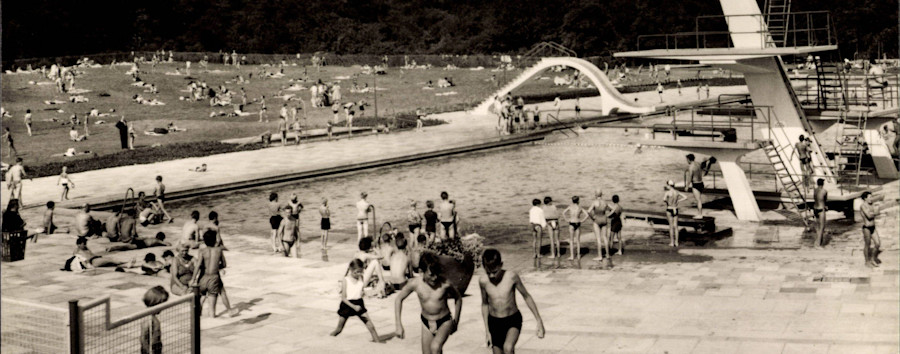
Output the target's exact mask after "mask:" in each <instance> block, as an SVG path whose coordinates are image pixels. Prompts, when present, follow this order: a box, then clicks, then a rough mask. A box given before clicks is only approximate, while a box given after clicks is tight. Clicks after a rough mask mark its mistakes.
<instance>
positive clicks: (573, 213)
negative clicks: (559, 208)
mask: <svg viewBox="0 0 900 354" xmlns="http://www.w3.org/2000/svg"><path fill="white" fill-rule="evenodd" d="M579 200H580V199H579V198H578V196H574V197H572V205H570V206H569V207H568V208H566V210H564V211H563V215H562V216H563V218H564V219H566V221H568V222H569V253H570V254H569V260H575V255H576V254H577V255H578V258H581V252H580V250H581V230H579V228H580V227H581V223H583V222H584V220H586V219H587V218H588V213H587V212H586V211H584V209H582V208H581V206H580V205H578V202H579Z"/></svg>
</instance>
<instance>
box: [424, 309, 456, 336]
mask: <svg viewBox="0 0 900 354" xmlns="http://www.w3.org/2000/svg"><path fill="white" fill-rule="evenodd" d="M419 318H421V319H422V324H424V325H425V328H428V330H429V331H430V332H431V335H435V334H437V331H438V329H440V328H441V325H442V324H444V323H445V322H447V321H453V316H450V314H449V313H448V314H447V315H446V316H444V317H441V318H440V319H438V320H437V321H429V320H428V319H427V318H425V316H421V315H420V316H419ZM429 322H431V323H434V327H432V326H431V325H430V324H429Z"/></svg>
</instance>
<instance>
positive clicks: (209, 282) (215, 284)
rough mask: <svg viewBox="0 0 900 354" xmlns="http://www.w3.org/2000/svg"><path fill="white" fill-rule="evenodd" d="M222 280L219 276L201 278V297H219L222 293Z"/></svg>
mask: <svg viewBox="0 0 900 354" xmlns="http://www.w3.org/2000/svg"><path fill="white" fill-rule="evenodd" d="M223 287H224V285H223V284H222V278H221V277H219V275H218V274H214V275H208V274H207V275H203V276H202V277H201V278H200V295H206V294H210V295H218V294H219V293H221V292H222V288H223Z"/></svg>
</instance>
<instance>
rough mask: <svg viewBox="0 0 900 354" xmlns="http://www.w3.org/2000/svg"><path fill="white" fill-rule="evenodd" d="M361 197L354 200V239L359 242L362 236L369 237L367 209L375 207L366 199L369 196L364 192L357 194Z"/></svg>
mask: <svg viewBox="0 0 900 354" xmlns="http://www.w3.org/2000/svg"><path fill="white" fill-rule="evenodd" d="M359 196H360V197H361V199H360V200H359V201H358V202H356V211H357V213H356V241H357V242H359V240H361V239H362V238H363V237H369V210H373V209H375V207H374V206H372V204H369V202H368V201H366V197H367V196H369V195H368V194H366V192H362V193H360V194H359Z"/></svg>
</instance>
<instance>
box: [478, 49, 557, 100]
mask: <svg viewBox="0 0 900 354" xmlns="http://www.w3.org/2000/svg"><path fill="white" fill-rule="evenodd" d="M546 60H547V58H543V59H541V60H540V61H538V62H537V63H535V64H534V65H532V66H531V67H529V68H528V69H525V70H522V72H521V73H519V75H517V76H516V77H514V78H513V79H512V80H509V81H508V82H507V83H506V84H504V85H503V86H502V87H500V89H499V90H497V91H494V93H492V94H491V95H490V96H488V99H487V100H485V101H484V102H481V104H479V105H478V106H476V107H475V108H474V109H473V111H476V112H478V111H483V110H487V108H489V107H490V106H491V105H492V104H494V97H498V96H499V97H500V98H501V99H502V98H503V96H505V95H506V94H507V93H508V92H510V91H512V90H513V89H514V88H516V87H518V86H519V85H521V84H522V81H523V80H526V79H528V78H529V77H531V76H533V75H534V74H536V71H542V70H544V69H546V67H543V66H542V65H541V63H542V62H544V61H546ZM504 70H505V69H504Z"/></svg>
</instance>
